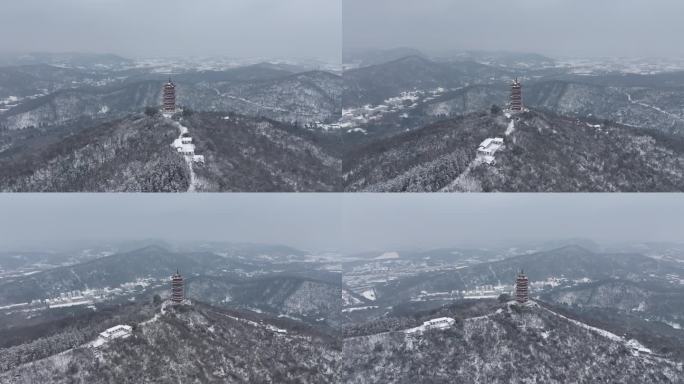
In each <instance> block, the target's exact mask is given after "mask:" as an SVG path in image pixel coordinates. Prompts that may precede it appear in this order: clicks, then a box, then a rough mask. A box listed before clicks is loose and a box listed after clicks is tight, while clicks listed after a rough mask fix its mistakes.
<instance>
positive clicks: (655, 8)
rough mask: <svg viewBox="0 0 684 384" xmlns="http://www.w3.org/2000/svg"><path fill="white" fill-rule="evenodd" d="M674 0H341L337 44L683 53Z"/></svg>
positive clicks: (679, 4) (680, 11) (679, 7)
mask: <svg viewBox="0 0 684 384" xmlns="http://www.w3.org/2000/svg"><path fill="white" fill-rule="evenodd" d="M682 15H684V1H681V0H599V1H597V0H420V1H416V0H373V1H369V0H343V26H344V32H343V36H344V47H345V48H351V49H358V48H396V47H413V48H419V49H423V50H453V49H459V50H505V51H519V52H536V53H541V54H547V55H552V56H649V57H684V45H682V44H681V37H682V36H684V23H682V22H681V18H682Z"/></svg>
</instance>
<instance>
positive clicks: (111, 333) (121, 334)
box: [100, 325, 133, 341]
mask: <svg viewBox="0 0 684 384" xmlns="http://www.w3.org/2000/svg"><path fill="white" fill-rule="evenodd" d="M131 333H133V328H132V327H131V326H130V325H116V326H114V327H111V328H109V329H107V330H105V331H104V332H102V333H100V337H101V338H103V339H104V340H105V341H109V340H114V339H119V338H126V337H128V336H130V335H131Z"/></svg>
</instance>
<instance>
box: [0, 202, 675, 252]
mask: <svg viewBox="0 0 684 384" xmlns="http://www.w3.org/2000/svg"><path fill="white" fill-rule="evenodd" d="M0 210H2V212H4V215H5V217H9V218H12V220H3V221H2V222H1V223H0V232H2V233H3V236H2V242H1V244H0V247H2V249H5V250H7V249H32V248H35V247H37V246H39V247H40V248H42V249H43V250H44V249H45V248H46V247H47V246H71V245H73V244H79V243H80V242H88V241H90V242H96V241H104V242H113V241H123V240H143V239H151V238H154V239H160V240H164V241H168V242H171V243H176V244H178V243H181V244H182V243H187V242H196V241H227V242H254V243H270V244H284V245H289V246H293V247H298V248H301V249H308V250H311V251H342V252H358V251H366V250H379V251H381V250H394V249H419V248H424V249H425V248H438V247H450V246H461V247H462V246H478V247H486V246H488V245H491V246H509V245H515V244H519V243H520V242H524V241H548V240H559V239H561V240H562V239H569V238H587V239H591V240H594V241H597V242H603V243H625V242H633V241H637V242H641V241H663V242H677V241H681V233H682V231H683V230H684V228H682V222H681V217H682V216H683V215H684V204H682V201H681V199H679V198H678V197H677V196H675V195H641V196H640V195H624V196H606V195H565V196H560V195H558V196H554V195H534V194H530V195H516V196H511V195H489V196H487V195H467V196H461V197H460V198H458V199H454V198H453V197H452V196H449V195H437V196H431V197H430V198H427V197H426V196H420V195H405V196H399V195H327V194H326V195H319V194H308V195H252V194H245V195H231V196H222V195H206V196H187V195H162V196H151V195H120V196H117V198H116V199H113V198H112V196H111V195H78V196H77V195H63V196H57V195H55V196H52V195H43V196H41V198H40V199H36V198H35V197H33V196H31V195H26V196H23V195H22V196H18V195H17V196H12V197H11V198H0ZM79 245H80V244H79Z"/></svg>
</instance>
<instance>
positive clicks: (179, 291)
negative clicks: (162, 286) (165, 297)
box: [171, 270, 185, 304]
mask: <svg viewBox="0 0 684 384" xmlns="http://www.w3.org/2000/svg"><path fill="white" fill-rule="evenodd" d="M184 299H185V291H184V289H183V276H181V274H180V272H179V271H178V270H176V273H175V274H174V275H173V276H171V302H173V303H174V304H180V303H182V302H183V300H184Z"/></svg>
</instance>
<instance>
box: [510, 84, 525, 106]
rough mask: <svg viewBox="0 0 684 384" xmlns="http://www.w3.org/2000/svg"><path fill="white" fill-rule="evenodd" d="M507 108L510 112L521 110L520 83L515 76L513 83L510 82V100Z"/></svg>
mask: <svg viewBox="0 0 684 384" xmlns="http://www.w3.org/2000/svg"><path fill="white" fill-rule="evenodd" d="M509 109H510V110H511V111H512V112H521V111H522V110H523V101H522V84H521V83H520V81H518V78H517V77H516V78H515V80H514V81H513V83H511V100H510V104H509Z"/></svg>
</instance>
